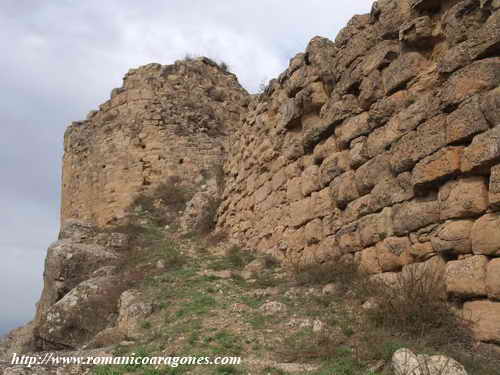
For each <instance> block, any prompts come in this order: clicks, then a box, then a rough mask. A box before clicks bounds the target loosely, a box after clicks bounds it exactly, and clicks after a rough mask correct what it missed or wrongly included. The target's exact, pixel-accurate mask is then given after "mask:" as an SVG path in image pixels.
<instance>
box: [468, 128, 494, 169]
mask: <svg viewBox="0 0 500 375" xmlns="http://www.w3.org/2000/svg"><path fill="white" fill-rule="evenodd" d="M498 161H500V127H496V128H493V129H491V130H488V131H487V132H484V133H482V134H479V135H477V136H475V137H474V139H473V140H472V143H471V144H470V146H468V147H466V148H465V150H464V153H463V155H462V162H461V169H462V172H471V171H476V170H481V169H484V168H488V167H490V166H491V165H493V164H496V163H497V162H498Z"/></svg>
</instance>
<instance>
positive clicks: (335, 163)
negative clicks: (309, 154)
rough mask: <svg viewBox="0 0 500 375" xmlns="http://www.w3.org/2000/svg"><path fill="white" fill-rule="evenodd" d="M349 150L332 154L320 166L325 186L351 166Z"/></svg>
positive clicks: (321, 179) (321, 177) (323, 185)
mask: <svg viewBox="0 0 500 375" xmlns="http://www.w3.org/2000/svg"><path fill="white" fill-rule="evenodd" d="M350 163H351V161H350V154H349V151H342V152H337V153H334V154H332V155H330V156H329V157H328V158H327V159H325V160H324V161H323V163H322V164H321V166H320V181H321V186H322V187H325V186H327V185H329V184H330V182H331V181H332V180H333V179H334V178H335V177H337V176H340V175H341V174H342V173H344V172H346V171H347V170H349V168H350Z"/></svg>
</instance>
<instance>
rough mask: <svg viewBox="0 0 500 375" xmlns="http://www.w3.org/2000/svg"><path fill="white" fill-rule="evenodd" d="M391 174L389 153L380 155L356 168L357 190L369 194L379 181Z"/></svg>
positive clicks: (362, 193)
mask: <svg viewBox="0 0 500 375" xmlns="http://www.w3.org/2000/svg"><path fill="white" fill-rule="evenodd" d="M390 176H392V174H391V171H390V165H389V155H388V154H382V155H379V156H377V157H375V158H373V159H371V160H370V161H368V162H366V163H365V164H363V165H362V166H361V167H359V168H358V169H357V170H356V186H357V190H358V192H359V193H360V194H361V195H364V194H368V193H369V192H370V191H371V190H372V189H373V187H374V186H375V185H376V184H377V183H378V182H380V181H382V180H383V179H384V178H387V177H390Z"/></svg>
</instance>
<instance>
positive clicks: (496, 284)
mask: <svg viewBox="0 0 500 375" xmlns="http://www.w3.org/2000/svg"><path fill="white" fill-rule="evenodd" d="M486 290H487V291H488V297H489V298H490V299H495V300H500V259H493V260H491V261H490V262H489V263H488V267H487V269H486Z"/></svg>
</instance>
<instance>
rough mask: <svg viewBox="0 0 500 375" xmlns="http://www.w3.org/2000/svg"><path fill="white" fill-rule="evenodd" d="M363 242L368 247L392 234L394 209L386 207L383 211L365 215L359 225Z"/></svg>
mask: <svg viewBox="0 0 500 375" xmlns="http://www.w3.org/2000/svg"><path fill="white" fill-rule="evenodd" d="M358 228H359V229H358V230H359V234H360V239H361V244H362V245H363V247H368V246H371V245H374V244H376V243H377V242H380V241H382V240H383V239H384V238H386V237H388V236H391V235H392V232H393V230H392V209H391V208H390V207H386V208H385V209H384V210H383V211H382V212H381V213H379V214H373V215H368V216H364V217H362V218H361V219H360V220H359V226H358Z"/></svg>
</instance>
